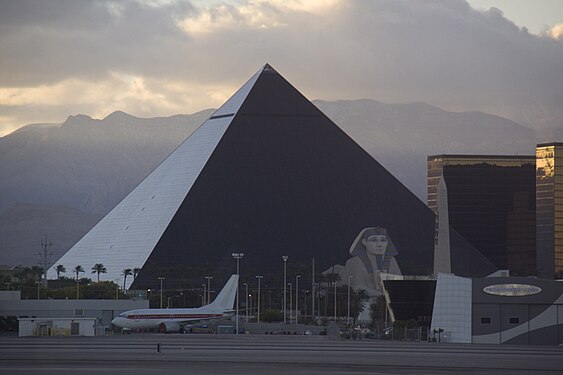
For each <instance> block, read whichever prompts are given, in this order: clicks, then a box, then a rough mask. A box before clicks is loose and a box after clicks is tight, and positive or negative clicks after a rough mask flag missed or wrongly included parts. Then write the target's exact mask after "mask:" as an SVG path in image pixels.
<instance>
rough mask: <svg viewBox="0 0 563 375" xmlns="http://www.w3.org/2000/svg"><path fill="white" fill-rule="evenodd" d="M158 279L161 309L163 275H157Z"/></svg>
mask: <svg viewBox="0 0 563 375" xmlns="http://www.w3.org/2000/svg"><path fill="white" fill-rule="evenodd" d="M158 279H159V280H160V308H161V309H162V281H163V280H164V279H165V277H162V276H161V277H159V278H158Z"/></svg>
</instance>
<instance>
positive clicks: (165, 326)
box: [159, 322, 180, 333]
mask: <svg viewBox="0 0 563 375" xmlns="http://www.w3.org/2000/svg"><path fill="white" fill-rule="evenodd" d="M159 331H160V332H162V333H170V332H176V333H178V332H180V323H178V322H162V323H160V327H159Z"/></svg>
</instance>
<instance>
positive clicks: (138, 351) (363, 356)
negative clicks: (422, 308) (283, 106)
mask: <svg viewBox="0 0 563 375" xmlns="http://www.w3.org/2000/svg"><path fill="white" fill-rule="evenodd" d="M158 344H160V351H161V353H160V354H159V353H158V352H157V345H158ZM0 373H2V374H71V373H72V374H77V373H79V374H81V375H82V374H104V373H108V374H110V373H119V374H120V375H124V374H135V375H142V374H155V373H166V374H288V373H291V374H322V375H328V374H368V373H369V374H460V373H461V374H495V375H498V374H561V373H563V347H538V346H508V345H502V346H501V345H476V344H474V345H469V344H467V345H464V344H446V343H427V342H389V341H378V340H361V341H349V340H336V339H330V338H329V337H326V336H273V335H272V336H270V335H239V336H234V335H232V336H231V335H205V334H197V335H195V334H194V335H179V334H168V335H167V334H131V335H119V336H117V335H116V336H107V337H21V338H20V337H0Z"/></svg>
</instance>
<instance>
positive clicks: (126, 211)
mask: <svg viewBox="0 0 563 375" xmlns="http://www.w3.org/2000/svg"><path fill="white" fill-rule="evenodd" d="M263 69H264V67H262V68H261V69H260V70H258V72H256V73H255V74H254V75H253V76H252V77H251V78H250V79H249V80H248V81H247V82H246V83H245V84H244V85H243V86H242V87H241V88H240V89H239V90H238V91H237V92H236V93H235V94H234V95H233V96H232V97H231V98H230V99H229V100H228V101H227V102H225V104H223V105H222V106H221V107H220V108H219V109H218V110H217V111H216V112H214V113H213V115H212V116H211V117H210V118H209V119H208V120H207V121H205V122H204V123H203V124H202V125H201V126H200V127H199V128H198V129H197V130H196V131H195V132H194V133H192V135H190V136H189V138H188V139H186V141H184V142H183V143H182V144H181V145H180V146H179V147H178V148H177V149H176V150H174V151H173V152H172V153H171V154H170V155H169V156H168V157H167V158H166V159H165V160H164V161H163V162H162V163H161V164H160V165H159V166H158V167H157V168H156V169H155V170H154V171H153V172H152V173H151V174H149V176H147V177H146V178H145V179H144V180H143V181H142V182H141V183H140V184H139V185H138V186H137V187H136V188H135V189H134V190H133V191H132V192H131V193H129V194H128V195H127V196H126V197H125V198H124V199H123V200H122V201H121V202H120V203H119V204H118V205H117V206H116V207H115V208H113V209H112V210H111V211H110V212H109V213H108V214H107V215H106V216H105V217H104V218H103V219H102V220H100V222H98V224H96V225H95V226H94V228H92V229H91V230H90V231H89V232H88V233H86V235H84V237H82V239H81V240H80V241H78V242H77V243H76V244H75V245H74V246H73V247H72V248H71V249H70V250H69V251H68V252H66V253H65V254H64V255H63V256H62V257H61V258H60V259H59V260H58V261H57V262H56V264H62V265H65V267H67V268H74V267H75V266H77V265H81V266H82V267H83V268H84V269H85V270H86V272H88V273H89V270H90V267H91V266H93V265H94V264H96V263H102V264H104V266H105V267H106V269H107V273H105V274H102V275H101V277H100V279H101V280H111V281H119V280H121V279H122V278H123V276H122V272H123V270H124V269H127V268H130V269H134V268H142V266H143V265H144V263H145V261H146V260H147V259H148V257H149V256H150V254H151V252H152V251H153V249H154V247H155V245H156V243H157V242H158V240H159V238H160V236H161V235H162V233H163V232H164V230H165V229H166V227H167V226H168V224H169V223H170V220H171V219H172V217H173V216H174V214H175V212H176V210H177V209H178V207H179V206H180V204H181V203H182V201H183V200H184V198H185V197H186V196H187V194H188V193H189V191H190V189H191V188H192V186H193V184H194V183H195V181H196V179H197V177H198V176H199V174H200V173H201V171H202V170H203V168H204V167H205V164H206V163H207V161H208V160H209V158H210V157H211V154H212V153H213V151H214V150H215V147H216V146H217V144H218V143H219V141H220V140H221V138H222V137H223V135H224V134H225V131H226V130H227V128H228V127H229V125H230V123H231V121H232V119H233V116H234V114H236V112H237V111H238V110H239V108H240V106H241V105H242V103H243V102H244V100H245V98H246V96H247V95H248V93H249V92H250V90H251V89H252V86H253V85H254V83H255V82H256V80H257V79H258V77H259V75H260V74H261V73H262V71H263ZM55 267H56V265H55V264H54V265H53V266H52V267H51V268H50V269H49V270H48V271H47V278H50V279H53V278H56V271H55ZM132 282H133V280H132V278H129V279H128V280H127V283H126V285H125V288H126V289H127V288H128V287H129V286H130V285H131V283H132Z"/></svg>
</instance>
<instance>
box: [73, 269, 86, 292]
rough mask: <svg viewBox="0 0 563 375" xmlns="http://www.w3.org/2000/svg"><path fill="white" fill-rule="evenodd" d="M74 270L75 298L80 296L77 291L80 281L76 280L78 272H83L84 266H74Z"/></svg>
mask: <svg viewBox="0 0 563 375" xmlns="http://www.w3.org/2000/svg"><path fill="white" fill-rule="evenodd" d="M74 272H75V273H76V299H79V298H80V293H79V288H80V282H79V280H78V274H79V273H81V272H84V268H82V266H80V265H79V266H76V267H74Z"/></svg>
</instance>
